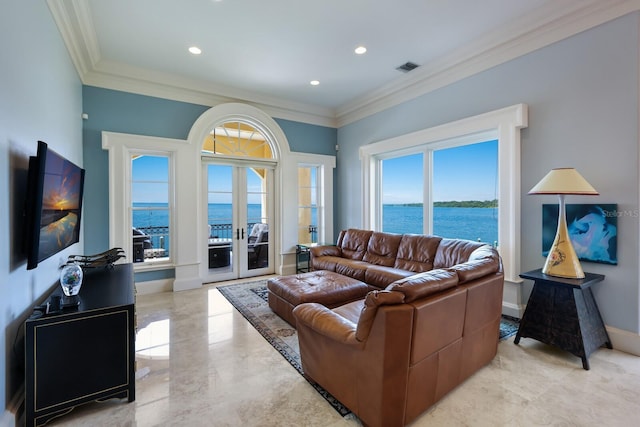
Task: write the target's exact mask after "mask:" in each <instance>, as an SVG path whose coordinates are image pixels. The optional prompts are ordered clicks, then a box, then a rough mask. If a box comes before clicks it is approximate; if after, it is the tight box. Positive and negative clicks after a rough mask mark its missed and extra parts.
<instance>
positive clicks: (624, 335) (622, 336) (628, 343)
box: [605, 326, 640, 356]
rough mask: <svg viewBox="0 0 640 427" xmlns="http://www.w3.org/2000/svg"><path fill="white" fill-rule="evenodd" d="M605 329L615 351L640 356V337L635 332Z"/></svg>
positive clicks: (610, 327)
mask: <svg viewBox="0 0 640 427" xmlns="http://www.w3.org/2000/svg"><path fill="white" fill-rule="evenodd" d="M605 327H606V328H607V333H608V334H609V339H611V345H613V348H614V349H616V350H620V351H624V352H625V353H629V354H633V355H634V356H640V335H638V334H637V333H635V332H629V331H625V330H623V329H618V328H614V327H613V326H605Z"/></svg>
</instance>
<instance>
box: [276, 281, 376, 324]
mask: <svg viewBox="0 0 640 427" xmlns="http://www.w3.org/2000/svg"><path fill="white" fill-rule="evenodd" d="M267 289H268V290H269V307H270V308H271V310H273V312H274V313H276V314H277V315H278V316H280V317H282V318H283V319H284V320H286V321H287V322H289V323H290V324H291V325H292V326H293V327H294V328H295V326H296V319H295V317H293V314H292V311H293V309H294V308H295V307H296V306H297V305H298V304H302V303H304V302H316V303H318V304H322V305H324V306H326V307H328V308H334V307H338V306H340V305H343V304H346V303H348V302H351V301H355V300H358V299H361V298H364V297H365V295H367V293H368V292H369V289H370V288H369V286H368V285H367V284H366V283H364V282H361V281H359V280H356V279H352V278H351V277H347V276H343V275H341V274H338V273H334V272H333V271H325V270H319V271H310V272H308V273H302V274H295V275H293V276H281V277H275V278H273V279H269V280H268V281H267Z"/></svg>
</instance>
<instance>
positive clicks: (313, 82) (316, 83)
mask: <svg viewBox="0 0 640 427" xmlns="http://www.w3.org/2000/svg"><path fill="white" fill-rule="evenodd" d="M309 84H311V86H318V85H319V84H320V82H319V81H318V80H311V81H310V82H309Z"/></svg>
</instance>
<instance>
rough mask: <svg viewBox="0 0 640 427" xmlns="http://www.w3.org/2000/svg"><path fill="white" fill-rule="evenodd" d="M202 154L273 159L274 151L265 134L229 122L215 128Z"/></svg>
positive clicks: (207, 138) (204, 143)
mask: <svg viewBox="0 0 640 427" xmlns="http://www.w3.org/2000/svg"><path fill="white" fill-rule="evenodd" d="M202 153H203V154H205V155H214V156H218V155H221V156H232V157H250V158H254V159H273V158H274V156H273V150H272V149H271V145H270V144H269V142H268V141H267V138H266V137H265V136H264V134H263V133H262V132H261V131H260V130H259V129H256V128H255V127H254V126H252V125H250V124H248V123H244V122H240V121H229V122H224V123H222V124H220V125H217V126H215V127H214V128H213V129H212V130H211V132H210V133H209V135H207V136H206V138H205V140H204V142H203V144H202Z"/></svg>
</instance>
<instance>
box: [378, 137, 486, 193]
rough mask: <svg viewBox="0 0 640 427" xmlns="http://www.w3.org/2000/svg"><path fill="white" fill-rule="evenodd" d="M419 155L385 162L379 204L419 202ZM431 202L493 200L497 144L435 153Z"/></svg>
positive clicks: (421, 186) (420, 179) (420, 167)
mask: <svg viewBox="0 0 640 427" xmlns="http://www.w3.org/2000/svg"><path fill="white" fill-rule="evenodd" d="M422 162H423V160H422V155H421V154H416V155H412V156H406V157H401V158H395V159H389V160H385V161H384V163H383V203H385V204H392V203H421V202H422V191H423V185H422V181H423V174H422ZM433 168H434V170H433V176H434V179H433V200H434V201H436V202H439V201H450V200H493V199H495V198H497V195H496V191H497V168H498V141H497V140H494V141H488V142H483V143H479V144H472V145H465V146H461V147H455V148H449V149H445V150H438V151H435V152H434V156H433Z"/></svg>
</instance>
